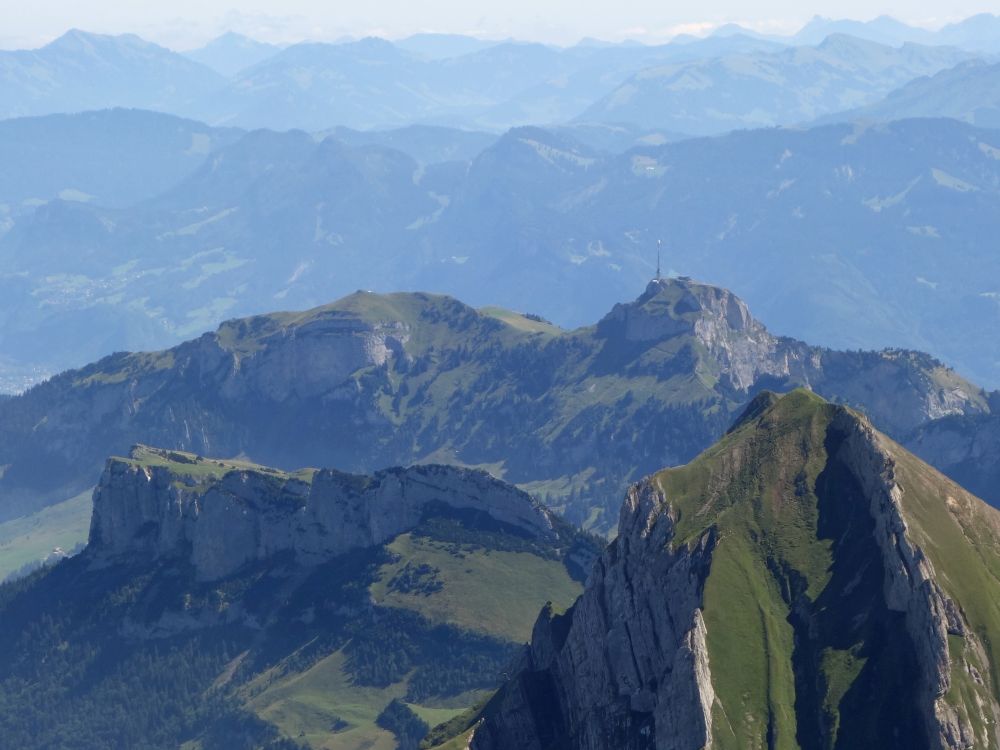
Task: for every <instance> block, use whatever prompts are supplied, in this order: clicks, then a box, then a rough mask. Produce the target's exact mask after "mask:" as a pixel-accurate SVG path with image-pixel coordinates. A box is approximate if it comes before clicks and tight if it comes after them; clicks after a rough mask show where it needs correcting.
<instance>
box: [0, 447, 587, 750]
mask: <svg viewBox="0 0 1000 750" xmlns="http://www.w3.org/2000/svg"><path fill="white" fill-rule="evenodd" d="M596 554H597V546H596V544H595V543H594V541H593V540H592V539H589V538H587V537H585V536H584V535H581V534H580V533H578V532H576V531H574V530H572V529H571V528H569V527H568V526H567V525H566V524H565V523H563V522H562V521H560V520H559V519H557V518H555V517H553V516H552V514H551V513H549V512H548V511H547V510H546V509H544V508H542V507H540V506H538V505H537V503H534V502H533V501H532V500H531V499H530V498H529V497H528V496H527V495H525V494H524V493H523V492H520V491H519V490H517V489H515V488H513V487H511V486H509V485H505V484H504V483H502V482H499V481H497V480H495V479H493V478H491V477H489V476H488V475H486V474H484V473H482V472H473V471H467V470H463V469H456V468H451V467H442V466H423V467H416V468H411V469H392V470H387V471H382V472H379V473H377V474H375V475H373V476H358V475H348V474H343V473H340V472H337V471H332V470H316V469H309V470H301V471H296V472H291V473H286V472H282V471H279V470H276V469H272V468H269V467H263V466H257V465H253V464H250V463H248V462H245V461H238V462H228V461H218V460H215V459H206V458H202V457H200V456H195V455H193V454H184V453H178V452H175V451H164V450H159V449H154V448H148V447H137V448H136V449H135V450H133V451H132V453H131V454H130V456H129V457H127V458H113V459H110V460H109V461H108V462H107V465H106V467H105V471H104V474H103V475H102V477H101V480H100V482H99V485H98V487H97V490H96V491H95V493H94V514H93V520H92V525H91V532H90V541H89V544H88V545H87V547H86V549H85V550H84V551H83V552H82V553H81V554H80V555H78V556H76V557H74V558H72V559H70V560H68V561H65V562H63V563H61V564H60V565H58V566H56V567H55V568H54V569H51V570H47V571H43V572H42V573H39V574H36V575H34V576H33V577H31V578H29V579H27V580H24V581H20V582H18V583H17V584H14V585H7V586H3V587H0V635H2V637H3V639H4V641H5V643H8V644H9V647H8V648H5V649H3V653H2V654H0V707H2V709H3V710H2V711H0V731H2V732H3V736H4V743H5V744H7V745H9V746H11V747H14V746H16V747H19V748H25V749H27V748H32V749H34V748H37V749H38V750H42V748H52V747H59V746H67V747H69V746H72V747H74V748H81V749H86V750H91V749H93V750H97V749H98V748H105V747H107V746H108V743H112V744H114V745H116V746H120V747H140V746H142V747H163V748H166V747H175V748H176V747H180V746H190V745H186V744H185V743H188V742H193V743H195V746H197V747H200V748H203V749H204V750H212V749H213V748H214V749H215V750H235V749H237V748H238V749H240V750H242V749H243V748H246V749H247V750H250V748H268V750H286V749H289V748H297V749H299V748H303V747H306V748H317V750H318V749H319V748H336V749H337V750H363V749H364V748H371V747H373V746H376V747H405V746H411V747H415V743H416V742H419V740H420V739H421V737H422V734H423V733H424V732H426V730H427V725H428V723H429V722H431V723H436V722H437V720H438V719H439V718H441V719H443V718H448V717H450V716H453V715H454V714H456V713H460V712H461V711H462V710H463V709H464V708H465V707H468V706H469V705H471V704H473V703H475V702H477V701H479V700H480V699H481V698H482V697H483V696H484V695H487V694H488V691H489V690H491V689H492V688H493V687H494V686H495V685H496V684H497V682H498V680H499V676H500V674H501V672H502V670H503V668H504V666H505V664H506V663H507V662H508V661H509V659H510V657H511V655H512V654H513V652H514V650H515V648H516V646H515V644H518V643H522V642H523V641H524V639H525V638H527V637H528V635H529V633H530V630H531V623H532V622H533V620H534V618H535V616H536V613H537V610H538V608H539V607H541V606H542V605H543V604H544V603H545V602H546V601H552V602H555V606H556V607H557V608H558V609H564V608H565V607H567V606H568V605H569V604H570V603H571V602H572V600H573V599H574V598H575V597H576V596H577V595H578V594H579V592H580V590H581V585H580V583H579V581H580V580H582V579H583V577H584V575H585V572H586V571H587V570H588V569H589V567H590V566H591V565H592V564H593V561H594V559H595V557H596ZM123 696H127V701H128V705H129V711H128V715H127V716H125V717H123V716H122V715H121V705H122V703H121V701H122V700H123ZM406 737H409V738H410V739H409V742H412V743H413V744H412V745H407V744H406V742H407V740H406V739H404V738H406ZM289 738H294V739H289Z"/></svg>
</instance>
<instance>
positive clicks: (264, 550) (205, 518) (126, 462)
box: [89, 447, 556, 580]
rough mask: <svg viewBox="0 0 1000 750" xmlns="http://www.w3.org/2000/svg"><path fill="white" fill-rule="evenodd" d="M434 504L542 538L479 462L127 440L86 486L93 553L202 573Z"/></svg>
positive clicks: (355, 540)
mask: <svg viewBox="0 0 1000 750" xmlns="http://www.w3.org/2000/svg"><path fill="white" fill-rule="evenodd" d="M432 504H437V505H439V506H445V507H447V508H450V509H451V510H453V511H457V512H466V513H475V514H480V515H486V516H489V517H490V518H491V519H493V521H494V522H496V523H499V524H504V525H505V526H506V527H509V528H511V529H514V530H516V531H517V533H521V534H523V535H525V536H528V537H531V538H536V539H543V540H546V541H552V540H554V539H555V538H556V534H555V531H554V530H553V521H552V517H551V516H550V514H549V513H548V511H546V510H544V509H543V508H542V507H541V506H539V505H538V504H536V503H535V502H534V501H533V500H532V499H531V498H530V497H529V496H528V495H526V494H525V493H523V492H521V491H519V490H517V489H516V488H514V487H511V486H510V485H507V484H504V483H503V482H500V481H498V480H496V479H493V478H492V477H490V476H489V475H488V474H486V473H484V472H480V471H470V470H466V469H458V468H453V467H446V466H415V467H412V468H409V469H389V470H386V471H382V472H379V473H377V474H375V475H374V476H371V477H365V476H356V475H351V474H343V473H340V472H336V471H331V470H322V471H317V472H300V473H298V474H296V475H288V474H285V473H282V472H277V471H274V470H270V469H264V468H263V467H239V466H235V465H227V464H224V463H222V462H214V461H210V460H206V459H201V458H197V457H193V456H190V455H187V454H178V453H175V452H168V451H159V450H156V449H150V448H145V447H137V448H136V449H135V450H133V452H132V456H131V458H129V459H117V458H112V459H110V460H109V461H108V463H107V466H106V468H105V471H104V474H103V475H102V477H101V481H100V484H99V485H98V486H97V489H96V490H95V491H94V513H93V518H92V521H91V530H90V541H89V546H90V548H91V550H92V551H93V552H94V553H95V554H96V555H98V556H99V557H100V556H118V555H125V554H130V555H140V556H145V557H148V558H159V557H165V556H171V555H180V556H184V557H187V558H188V559H189V560H190V561H191V563H192V564H193V565H194V567H195V569H196V571H197V575H198V577H199V578H201V579H203V580H212V579H216V578H221V577H224V576H226V575H229V574H231V573H233V572H234V571H236V570H237V569H238V568H240V567H241V566H242V565H245V564H246V563H249V562H253V561H258V560H265V559H268V558H271V557H273V556H275V555H277V554H280V553H290V554H292V555H294V557H295V559H296V560H297V561H299V562H301V563H303V564H306V565H315V564H318V563H320V562H323V561H325V560H328V559H330V558H332V557H335V556H337V555H341V554H344V553H346V552H350V551H352V550H356V549H361V548H365V547H372V546H375V545H379V544H382V543H384V542H386V541H388V540H390V539H392V538H393V537H395V536H397V535H398V534H400V533H402V532H403V531H406V530H408V529H411V528H413V527H415V526H416V525H417V524H418V523H419V522H420V520H421V518H422V516H423V514H424V512H425V511H426V510H427V509H428V507H429V506H431V505H432Z"/></svg>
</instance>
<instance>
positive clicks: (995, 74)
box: [823, 60, 1000, 129]
mask: <svg viewBox="0 0 1000 750" xmlns="http://www.w3.org/2000/svg"><path fill="white" fill-rule="evenodd" d="M998 82H1000V64H997V63H992V64H991V63H986V62H983V61H980V60H971V61H968V62H964V63H961V64H959V65H956V66H955V67H954V68H948V69H947V70H942V71H941V72H939V73H936V74H934V75H932V76H923V77H920V78H917V79H915V80H913V81H910V82H909V83H907V84H906V85H905V86H902V87H901V88H899V89H897V90H895V91H893V92H891V93H890V94H889V95H888V96H886V97H885V98H884V99H882V100H881V101H878V102H875V103H873V104H870V105H868V106H866V107H861V108H859V109H854V110H848V111H847V112H842V113H838V114H837V115H832V116H830V117H826V118H823V121H841V122H842V121H844V120H860V121H866V120H868V121H871V120H880V121H885V122H887V121H890V120H902V119H906V118H913V117H952V118H954V119H956V120H963V121H965V122H968V123H970V124H972V125H976V126H977V127H981V128H994V129H1000V94H998V93H997V92H998Z"/></svg>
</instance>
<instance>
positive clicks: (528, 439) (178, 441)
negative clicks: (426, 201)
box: [0, 279, 989, 530]
mask: <svg viewBox="0 0 1000 750" xmlns="http://www.w3.org/2000/svg"><path fill="white" fill-rule="evenodd" d="M795 385H808V386H809V387H811V388H813V389H814V390H816V391H817V392H819V393H821V394H824V395H826V396H828V397H830V398H835V399H837V400H840V401H844V402H846V403H849V404H853V405H857V406H858V407H860V408H863V409H864V410H865V411H867V412H868V413H869V414H871V415H872V418H873V419H874V420H875V421H876V423H877V424H880V425H881V426H883V427H884V428H885V429H886V430H888V431H889V432H891V433H893V434H896V435H906V434H908V433H909V432H910V431H911V430H913V429H914V428H916V427H918V426H919V425H922V424H924V423H926V422H927V421H928V420H930V419H934V418H937V417H941V416H946V415H950V414H977V413H985V412H986V411H988V408H989V407H988V404H987V402H986V398H985V396H984V394H983V393H982V392H981V390H979V389H978V388H976V387H974V386H972V385H970V384H969V383H967V382H965V381H964V380H962V379H961V378H959V377H958V376H957V375H955V373H953V372H951V371H950V370H947V369H946V368H944V367H943V366H942V365H941V364H940V363H939V362H937V361H935V360H934V359H932V358H931V357H928V356H926V355H922V354H918V353H913V352H900V351H884V352H879V353H874V352H868V353H864V352H837V351H832V350H828V349H822V348H818V347H812V346H809V345H807V344H803V343H801V342H798V341H794V340H792V339H784V338H778V337H776V336H774V335H772V334H770V333H769V332H768V331H767V330H766V329H765V328H764V327H763V326H762V325H761V324H760V323H759V322H757V321H756V320H755V319H753V318H752V317H751V315H750V313H749V311H748V309H747V307H746V305H745V304H744V303H743V302H742V301H741V300H739V299H738V298H736V297H735V296H734V295H732V294H731V293H729V292H727V291H725V290H722V289H718V288H714V287H709V286H704V285H702V284H698V283H696V282H693V281H691V280H688V279H682V280H663V281H654V282H652V283H650V285H649V286H648V288H647V290H646V292H645V293H644V294H643V295H642V296H641V297H639V298H638V299H637V300H636V301H635V302H633V303H629V304H624V305H617V306H616V307H615V308H614V309H613V310H612V311H611V312H610V313H609V314H608V315H606V316H605V317H604V318H603V319H602V320H601V321H600V322H599V323H598V324H597V325H596V326H592V327H588V328H582V329H578V330H574V331H564V330H561V329H559V328H556V327H555V326H553V325H551V324H548V323H546V322H544V321H541V320H539V319H537V318H531V317H525V316H523V315H520V314H517V313H511V312H507V311H503V310H497V309H493V310H485V311H477V310H474V309H473V308H470V307H467V306H466V305H463V304H462V303H460V302H458V301H456V300H454V299H451V298H448V297H439V296H431V295H426V294H397V295H388V296H381V295H375V294H370V293H364V292H359V293H357V294H354V295H352V296H350V297H347V298H345V299H343V300H341V301H340V302H337V303H335V304H333V305H329V306H327V307H323V308H318V309H315V310H311V311H308V312H305V313H279V314H275V315H268V316H258V317H254V318H248V319H243V320H234V321H230V322H228V323H226V324H224V325H223V326H222V327H221V328H220V329H219V330H218V331H217V332H216V333H214V334H206V335H205V336H202V337H201V338H199V339H196V340H194V341H191V342H188V343H186V344H183V345H181V346H179V347H177V348H175V349H171V350H167V351H163V352H158V353H147V354H121V355H114V356H112V357H109V358H107V359H104V360H102V361H100V362H98V363H96V364H94V365H91V366H89V367H86V368H84V369H81V370H75V371H70V372H67V373H64V374H62V375H60V376H58V377H56V378H53V379H52V380H51V381H49V382H47V383H45V384H43V385H40V386H38V387H36V388H34V389H32V390H31V391H29V392H28V393H26V394H25V395H23V396H19V397H17V398H13V399H10V400H7V401H4V402H0V465H3V466H4V467H5V469H4V472H3V475H2V478H0V492H2V501H0V508H2V512H3V514H4V515H5V516H7V517H12V516H17V515H21V514H23V513H26V512H28V511H30V510H32V509H34V508H37V507H39V506H40V505H42V504H48V503H51V502H54V501H56V500H62V499H64V498H67V497H71V496H72V495H75V494H76V493H77V492H79V491H80V490H82V489H83V488H85V487H87V486H89V485H90V483H92V482H93V478H94V476H95V475H96V473H97V469H98V467H99V466H100V464H101V462H102V461H103V460H104V457H105V456H107V455H109V454H114V453H121V452H122V451H124V450H126V449H127V447H128V446H129V445H131V444H133V443H137V442H143V443H147V444H154V445H162V446H164V447H166V448H171V449H183V450H189V451H193V452H196V453H201V454H204V455H222V456H236V455H247V456H250V457H252V458H253V459H254V460H258V461H262V462H265V463H269V464H272V465H277V466H284V467H290V466H298V465H301V464H303V463H306V464H312V465H318V466H321V465H337V466H340V467H343V468H344V469H346V470H352V471H358V470H369V469H373V468H377V467H380V466H388V465H398V464H409V463H412V462H427V461H432V462H447V463H456V464H465V465H474V466H482V467H488V468H489V469H490V470H491V471H493V472H494V473H496V474H497V475H499V476H503V477H504V478H505V479H506V480H507V481H511V482H515V483H518V484H520V485H522V486H524V487H526V488H528V489H530V490H531V491H532V492H534V493H535V494H537V495H539V496H541V497H543V498H544V499H546V501H547V502H548V503H549V504H552V505H554V506H555V507H557V508H558V509H560V510H562V511H564V512H566V513H567V514H568V516H569V517H570V518H571V520H573V521H575V522H578V523H581V524H584V525H586V526H588V527H594V528H597V529H602V530H607V529H608V528H609V527H610V525H611V521H612V517H613V515H612V514H613V513H614V511H615V509H616V504H617V502H616V501H617V497H618V495H619V493H620V488H621V486H622V485H623V483H624V482H626V481H628V480H632V479H636V478H638V477H640V476H642V475H644V474H647V473H649V472H650V471H654V470H655V469H656V467H659V466H663V465H675V464H680V463H684V462H685V461H687V460H689V459H691V458H692V457H694V456H695V455H697V453H698V452H699V451H701V450H702V449H703V448H704V447H705V446H707V445H709V444H710V443H711V442H712V441H713V440H715V439H716V438H717V437H718V436H719V435H721V434H722V433H723V431H724V430H725V429H726V427H727V426H728V425H729V423H730V422H731V420H732V418H733V416H734V415H735V414H737V413H738V412H739V411H740V410H741V409H742V408H743V406H744V404H745V403H746V402H747V400H748V399H749V398H750V397H751V396H752V395H753V394H754V393H755V392H757V391H758V390H760V389H761V388H764V387H775V388H782V389H784V388H789V387H793V386H795Z"/></svg>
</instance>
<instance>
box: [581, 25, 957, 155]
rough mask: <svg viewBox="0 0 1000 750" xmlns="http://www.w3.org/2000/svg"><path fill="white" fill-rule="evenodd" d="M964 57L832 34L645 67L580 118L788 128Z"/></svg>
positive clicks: (697, 129)
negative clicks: (807, 42)
mask: <svg viewBox="0 0 1000 750" xmlns="http://www.w3.org/2000/svg"><path fill="white" fill-rule="evenodd" d="M969 57H970V55H969V53H967V52H964V51H962V50H959V49H957V48H949V47H925V46H921V45H916V44H912V43H907V44H905V45H903V46H902V47H900V48H898V49H896V48H892V47H888V46H884V45H880V44H877V43H876V42H870V41H863V40H859V39H856V38H854V37H851V36H847V35H844V34H836V35H831V36H828V37H826V38H825V39H824V40H823V41H821V42H820V43H819V44H818V45H816V46H805V47H790V48H785V49H781V50H778V51H774V52H770V53H761V52H759V51H758V52H756V53H751V54H735V55H726V56H720V57H714V58H710V59H702V60H695V61H691V62H684V63H679V64H672V65H664V66H659V67H650V68H647V69H645V70H643V71H641V72H639V73H637V74H636V75H634V76H632V77H631V78H629V80H627V81H626V82H625V83H623V84H622V85H621V86H620V87H618V88H617V89H615V90H614V91H612V92H611V93H609V94H608V95H607V96H605V97H604V98H602V99H601V100H599V101H597V102H596V103H595V104H593V105H592V106H591V107H589V108H588V109H587V110H586V111H584V112H583V114H581V115H580V119H581V120H583V121H597V122H627V123H634V124H637V125H640V126H643V127H662V128H667V129H669V130H675V131H678V132H681V133H691V134H692V135H713V134H717V133H725V132H728V131H731V130H737V129H744V128H763V127H773V126H775V125H792V124H796V123H801V122H809V121H811V120H815V119H817V118H819V117H821V116H823V115H830V114H831V113H840V112H843V111H844V110H851V109H855V108H857V107H859V106H861V105H863V104H866V103H871V102H873V100H877V99H881V98H882V97H883V96H885V95H886V94H888V93H889V92H891V91H893V90H894V89H896V88H897V87H899V86H902V85H904V84H907V83H909V82H910V81H912V80H913V79H914V78H918V77H921V76H925V75H928V74H932V73H937V72H938V71H941V70H943V69H946V68H951V67H953V66H955V65H957V64H958V63H960V62H964V61H966V60H968V59H969ZM835 117H837V119H839V120H840V121H843V119H844V118H843V117H840V116H839V115H837V116H835Z"/></svg>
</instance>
